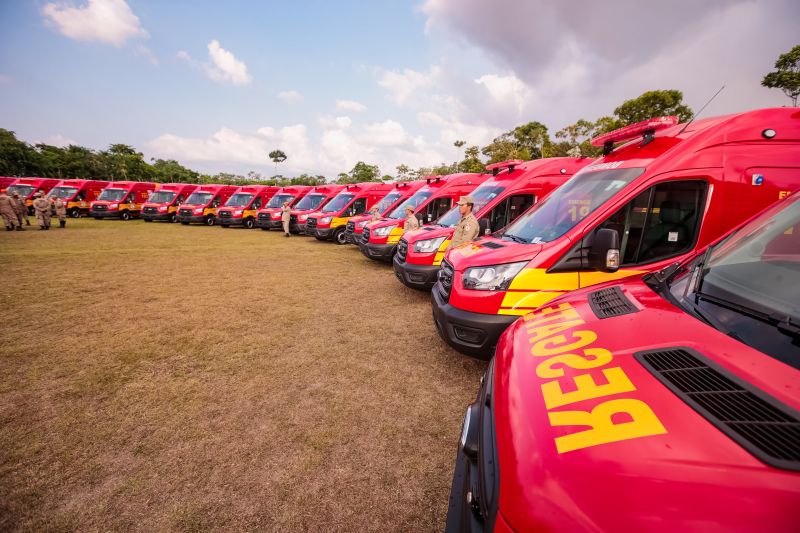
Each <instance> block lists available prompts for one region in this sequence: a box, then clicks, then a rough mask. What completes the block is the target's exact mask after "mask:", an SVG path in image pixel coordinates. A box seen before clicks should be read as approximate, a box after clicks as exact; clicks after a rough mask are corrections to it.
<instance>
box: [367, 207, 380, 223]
mask: <svg viewBox="0 0 800 533" xmlns="http://www.w3.org/2000/svg"><path fill="white" fill-rule="evenodd" d="M369 214H370V215H372V218H370V219H369V221H370V222H377V221H379V220H380V219H381V214H380V213H378V206H377V205H373V206H372V207H371V208H370V210H369Z"/></svg>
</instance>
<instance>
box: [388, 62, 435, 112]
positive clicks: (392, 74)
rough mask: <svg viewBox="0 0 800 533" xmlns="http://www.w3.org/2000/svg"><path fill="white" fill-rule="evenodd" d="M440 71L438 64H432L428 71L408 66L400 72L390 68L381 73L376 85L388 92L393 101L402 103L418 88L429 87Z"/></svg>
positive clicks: (398, 103)
mask: <svg viewBox="0 0 800 533" xmlns="http://www.w3.org/2000/svg"><path fill="white" fill-rule="evenodd" d="M440 73H441V69H440V68H439V67H438V66H432V67H431V68H430V70H429V71H428V72H419V71H416V70H412V69H408V68H407V69H404V70H403V71H402V72H398V71H394V70H391V71H386V72H384V73H383V75H382V76H381V78H380V80H378V85H380V86H381V87H383V88H384V89H386V90H387V91H388V92H389V96H390V98H391V100H392V101H393V102H394V103H396V104H397V105H404V104H406V103H408V101H409V99H410V98H411V97H412V96H413V95H414V94H415V93H416V92H418V91H419V90H420V89H424V88H427V87H430V86H431V85H432V84H433V83H434V81H435V80H436V78H437V77H438V76H439V74H440Z"/></svg>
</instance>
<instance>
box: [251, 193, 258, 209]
mask: <svg viewBox="0 0 800 533" xmlns="http://www.w3.org/2000/svg"><path fill="white" fill-rule="evenodd" d="M250 209H261V197H260V196H256V199H255V200H253V205H252V206H250Z"/></svg>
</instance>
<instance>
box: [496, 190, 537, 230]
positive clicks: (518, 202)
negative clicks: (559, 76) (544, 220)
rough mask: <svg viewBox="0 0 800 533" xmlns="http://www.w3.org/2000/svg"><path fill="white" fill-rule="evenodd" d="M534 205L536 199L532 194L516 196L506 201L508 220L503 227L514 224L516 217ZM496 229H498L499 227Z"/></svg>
mask: <svg viewBox="0 0 800 533" xmlns="http://www.w3.org/2000/svg"><path fill="white" fill-rule="evenodd" d="M534 203H536V197H535V196H534V195H532V194H518V195H516V196H512V197H511V198H509V199H508V220H507V221H506V223H505V224H504V226H508V225H509V224H511V223H512V222H514V221H515V220H516V219H517V217H518V216H520V215H521V214H522V213H524V212H525V211H527V210H528V209H530V207H531V206H532V205H533V204H534ZM497 229H500V228H499V227H498V228H497Z"/></svg>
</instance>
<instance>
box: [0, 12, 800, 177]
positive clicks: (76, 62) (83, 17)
mask: <svg viewBox="0 0 800 533" xmlns="http://www.w3.org/2000/svg"><path fill="white" fill-rule="evenodd" d="M664 4H667V5H666V6H665V5H664ZM0 20H2V26H0V27H1V28H2V31H1V32H0V96H1V97H2V98H0V127H3V128H7V129H11V130H13V131H15V132H17V135H18V137H20V138H22V139H24V140H26V141H29V142H39V141H45V142H50V143H53V144H68V143H70V142H72V143H77V144H81V145H84V146H89V147H92V148H98V149H102V148H105V147H106V146H107V145H108V144H110V143H112V142H123V143H127V144H131V145H133V146H135V147H136V148H137V149H139V150H141V151H143V152H144V153H145V155H146V156H147V157H148V158H149V157H165V158H174V159H177V160H179V161H180V162H181V163H183V164H185V165H187V166H189V167H191V168H195V169H198V170H202V171H206V172H212V173H213V172H219V171H226V172H237V173H246V172H247V171H248V170H255V171H257V172H261V173H264V174H270V173H271V170H272V166H271V164H270V163H269V161H268V160H267V157H266V152H268V151H269V150H271V149H274V148H281V149H283V150H285V151H286V152H287V154H288V155H289V159H288V160H287V162H286V163H285V164H284V169H283V170H284V172H285V173H286V174H297V173H300V172H309V173H314V174H317V173H322V174H326V175H328V176H334V175H335V174H336V173H338V172H341V171H347V170H349V169H350V168H352V166H353V165H354V164H355V163H356V162H357V161H359V160H364V161H367V162H369V163H373V164H378V165H379V166H380V167H381V169H382V170H383V171H384V172H387V173H392V172H393V171H394V167H395V166H396V165H397V164H400V163H405V164H408V165H410V166H412V167H418V166H423V165H435V164H438V163H440V162H443V161H452V160H454V159H455V158H456V155H457V154H456V150H455V148H454V147H453V146H452V142H453V141H455V140H456V139H464V140H466V141H467V142H468V143H469V144H484V143H486V142H488V141H489V140H491V138H492V137H494V136H496V135H497V134H498V133H500V132H502V131H505V130H508V129H511V128H513V127H514V126H516V125H518V124H520V123H524V122H527V121H530V120H538V121H540V122H543V123H545V124H546V125H547V126H549V127H550V129H551V131H553V132H554V131H555V130H557V129H559V128H561V127H563V126H564V125H566V124H569V123H571V122H573V121H574V120H576V119H578V118H587V119H590V120H591V119H595V118H597V117H599V116H602V115H605V114H609V113H610V112H611V111H612V110H613V108H614V107H615V106H616V105H618V104H619V103H621V102H622V101H623V100H625V99H627V98H631V97H634V96H637V95H638V94H640V93H641V92H643V91H645V90H648V89H658V88H675V89H680V90H683V91H684V93H685V95H686V100H687V102H688V103H689V104H690V105H692V106H693V107H695V108H699V107H700V106H701V105H702V104H703V103H704V102H705V100H706V99H707V98H708V97H709V96H710V95H711V94H713V93H714V92H715V91H716V90H717V89H718V88H719V87H720V86H721V85H722V84H723V83H725V84H726V86H727V87H726V90H725V91H723V93H722V94H721V95H720V97H719V98H718V99H717V101H715V102H714V103H713V104H712V106H710V107H709V110H708V113H709V114H720V113H726V112H733V111H740V110H744V109H750V108H755V107H765V106H772V105H785V104H786V103H787V102H788V100H787V99H786V98H785V97H783V95H782V94H781V93H780V92H779V91H774V90H767V89H764V88H762V87H760V86H759V81H760V79H761V77H762V76H763V75H764V74H765V73H766V72H768V71H769V70H770V68H771V66H772V63H773V62H774V60H775V58H776V57H777V55H778V54H779V53H782V52H785V51H787V50H788V49H789V48H791V47H792V46H794V45H796V44H798V43H800V40H798V36H799V35H800V34H798V32H797V28H798V27H800V7H798V4H797V3H796V2H791V1H789V0H706V1H703V2H696V1H690V0H674V1H673V2H669V3H658V4H657V3H654V2H646V1H642V0H639V1H638V2H633V1H631V0H618V1H617V2H615V3H614V4H613V6H611V5H609V4H607V3H599V2H591V1H589V0H563V1H561V2H548V1H546V0H529V1H527V2H519V1H514V0H496V1H494V2H485V1H482V0H426V1H417V2H402V1H381V2H370V1H366V0H365V1H341V2H323V1H313V2H302V1H301V2H244V1H228V2H203V1H197V2H188V1H169V2H164V1H161V2H158V1H147V0H128V1H125V0H74V1H70V2H64V1H60V0H53V1H50V2H48V1H13V0H10V1H5V2H2V3H0Z"/></svg>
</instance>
